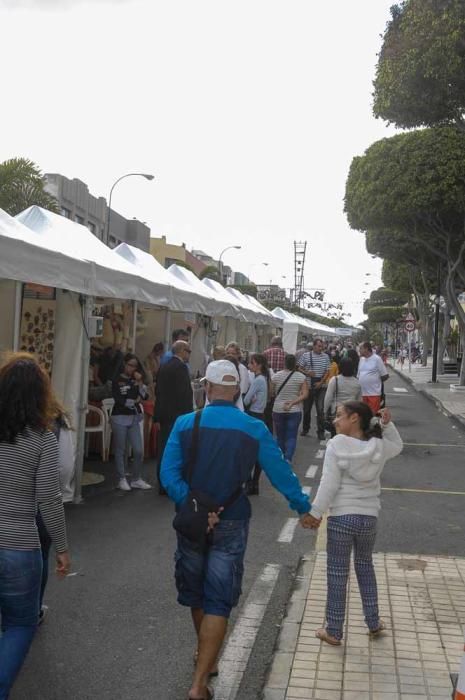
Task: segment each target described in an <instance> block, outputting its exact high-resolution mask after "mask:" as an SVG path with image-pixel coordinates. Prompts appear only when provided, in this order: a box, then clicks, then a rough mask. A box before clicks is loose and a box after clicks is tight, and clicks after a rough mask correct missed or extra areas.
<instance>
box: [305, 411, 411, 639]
mask: <svg viewBox="0 0 465 700" xmlns="http://www.w3.org/2000/svg"><path fill="white" fill-rule="evenodd" d="M380 416H381V418H373V414H372V412H371V409H370V407H369V406H368V405H367V404H364V403H362V402H361V401H347V402H346V403H344V404H342V405H339V406H338V407H337V412H336V418H335V420H334V425H335V427H336V433H337V434H336V436H335V437H334V438H333V439H332V440H330V441H329V443H328V446H327V449H326V455H325V460H324V464H323V476H322V479H321V482H320V486H319V488H318V492H317V494H316V497H315V500H314V501H313V503H312V511H311V516H313V523H312V524H311V525H309V526H310V527H312V526H313V527H317V526H318V524H319V522H320V520H319V519H321V518H322V517H323V514H324V513H325V511H326V510H328V509H329V517H328V528H327V533H328V539H327V557H328V559H327V585H328V594H327V602H326V627H324V628H322V629H319V630H317V631H316V636H317V637H318V638H319V639H321V640H322V641H324V642H327V643H328V644H332V645H334V646H338V645H340V644H341V640H342V636H343V625H344V619H345V609H346V595H347V579H348V575H349V566H350V555H351V552H352V549H353V550H354V566H355V573H356V574H357V580H358V585H359V590H360V595H361V598H362V605H363V611H364V614H365V622H366V624H367V626H368V629H369V631H370V634H372V635H376V634H378V633H379V632H381V631H382V630H383V629H384V623H383V622H382V620H380V618H379V613H378V590H377V586H376V576H375V570H374V567H373V560H372V554H373V547H374V544H375V539H376V525H377V520H378V513H379V510H380V499H379V497H380V493H381V485H380V477H381V472H382V471H383V467H384V465H385V463H386V461H387V460H388V459H392V458H393V457H396V456H397V455H398V454H399V453H400V452H401V450H402V439H401V437H400V435H399V433H398V432H397V429H396V427H395V425H394V424H393V423H392V422H391V414H390V411H389V410H388V409H387V408H385V409H383V410H382V411H381V412H380ZM311 516H310V517H311ZM309 519H310V518H309Z"/></svg>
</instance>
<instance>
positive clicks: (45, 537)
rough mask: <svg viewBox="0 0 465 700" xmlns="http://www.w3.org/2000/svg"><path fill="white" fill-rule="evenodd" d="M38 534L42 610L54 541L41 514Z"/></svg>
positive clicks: (38, 517)
mask: <svg viewBox="0 0 465 700" xmlns="http://www.w3.org/2000/svg"><path fill="white" fill-rule="evenodd" d="M36 524H37V532H38V533H39V540H40V548H41V552H42V580H41V583H40V601H39V610H40V609H41V608H42V603H43V602H44V593H45V588H46V586H47V581H48V559H49V555H50V548H51V546H52V540H51V537H50V535H49V534H48V532H47V528H46V527H45V524H44V521H43V520H42V516H41V514H40V513H37V517H36Z"/></svg>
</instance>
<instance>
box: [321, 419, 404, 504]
mask: <svg viewBox="0 0 465 700" xmlns="http://www.w3.org/2000/svg"><path fill="white" fill-rule="evenodd" d="M402 447H403V444H402V438H401V437H400V435H399V433H398V431H397V428H396V427H395V425H394V424H393V423H392V422H390V423H388V424H387V425H386V426H384V427H383V438H382V439H380V438H371V439H370V440H367V441H364V440H358V439H357V438H353V437H348V436H347V435H336V436H335V437H333V438H332V440H330V441H329V442H328V446H327V448H326V454H325V460H324V464H323V476H322V478H321V481H320V485H319V488H318V492H317V494H316V496H315V499H314V501H313V503H312V515H313V516H315V518H321V517H322V516H323V514H324V513H325V512H326V511H327V510H328V509H329V515H354V514H357V515H374V516H377V515H378V513H379V510H380V507H381V506H380V500H379V497H380V494H381V483H380V477H381V472H382V471H383V468H384V465H385V463H386V462H387V460H388V459H392V458H393V457H396V456H397V455H398V454H400V452H401V451H402Z"/></svg>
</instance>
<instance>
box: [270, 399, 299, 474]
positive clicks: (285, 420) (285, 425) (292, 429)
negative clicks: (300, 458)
mask: <svg viewBox="0 0 465 700" xmlns="http://www.w3.org/2000/svg"><path fill="white" fill-rule="evenodd" d="M301 418H302V413H301V412H300V411H298V412H296V413H289V412H287V413H276V412H273V423H274V429H275V433H276V439H277V441H278V445H279V447H280V448H281V451H282V453H283V455H284V457H285V458H286V459H287V461H288V462H292V458H293V457H294V452H295V448H296V445H297V432H298V430H299V425H300V421H301Z"/></svg>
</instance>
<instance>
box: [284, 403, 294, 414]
mask: <svg viewBox="0 0 465 700" xmlns="http://www.w3.org/2000/svg"><path fill="white" fill-rule="evenodd" d="M283 408H284V410H285V411H286V413H287V412H288V411H290V410H291V408H292V401H286V402H285V404H284V406H283Z"/></svg>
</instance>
